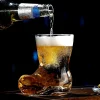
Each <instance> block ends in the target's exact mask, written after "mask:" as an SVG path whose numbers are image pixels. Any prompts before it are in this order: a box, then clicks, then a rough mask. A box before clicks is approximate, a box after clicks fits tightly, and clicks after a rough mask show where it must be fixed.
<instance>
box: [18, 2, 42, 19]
mask: <svg viewBox="0 0 100 100" xmlns="http://www.w3.org/2000/svg"><path fill="white" fill-rule="evenodd" d="M34 7H40V8H42V7H43V6H42V5H38V4H28V3H21V4H19V7H18V16H19V18H20V19H33V18H34V17H35V15H34V14H35V13H34V12H33V8H34Z"/></svg>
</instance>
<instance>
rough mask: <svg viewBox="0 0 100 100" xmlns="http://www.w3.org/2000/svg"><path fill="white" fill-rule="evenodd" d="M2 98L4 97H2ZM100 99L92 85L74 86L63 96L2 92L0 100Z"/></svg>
mask: <svg viewBox="0 0 100 100" xmlns="http://www.w3.org/2000/svg"><path fill="white" fill-rule="evenodd" d="M1 98H2V99H1ZM14 99H16V100H100V95H98V94H96V93H94V92H93V91H92V87H85V88H72V90H71V91H70V93H69V94H68V95H66V96H62V97H60V96H59V97H56V96H55V97H51V96H38V97H37V96H32V97H28V96H24V95H22V94H21V93H19V91H6V92H0V100H14Z"/></svg>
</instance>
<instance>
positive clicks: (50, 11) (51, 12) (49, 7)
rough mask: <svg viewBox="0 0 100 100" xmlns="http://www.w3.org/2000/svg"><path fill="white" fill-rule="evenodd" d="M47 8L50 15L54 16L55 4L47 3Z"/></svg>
mask: <svg viewBox="0 0 100 100" xmlns="http://www.w3.org/2000/svg"><path fill="white" fill-rule="evenodd" d="M46 9H47V11H48V14H49V16H51V17H52V16H53V14H54V8H53V5H51V4H47V5H46Z"/></svg>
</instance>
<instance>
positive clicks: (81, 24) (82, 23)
mask: <svg viewBox="0 0 100 100" xmlns="http://www.w3.org/2000/svg"><path fill="white" fill-rule="evenodd" d="M80 26H84V17H83V16H81V17H80Z"/></svg>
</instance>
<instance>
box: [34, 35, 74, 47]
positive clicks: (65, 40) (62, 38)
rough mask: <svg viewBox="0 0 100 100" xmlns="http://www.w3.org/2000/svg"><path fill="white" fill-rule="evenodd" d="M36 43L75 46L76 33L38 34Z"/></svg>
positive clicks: (40, 44)
mask: <svg viewBox="0 0 100 100" xmlns="http://www.w3.org/2000/svg"><path fill="white" fill-rule="evenodd" d="M35 38H36V44H37V45H39V46H73V41H74V35H73V34H69V35H58V36H57V35H55V36H48V35H47V36H46V35H43V36H42V35H41V36H39V35H37V36H36V37H35Z"/></svg>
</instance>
